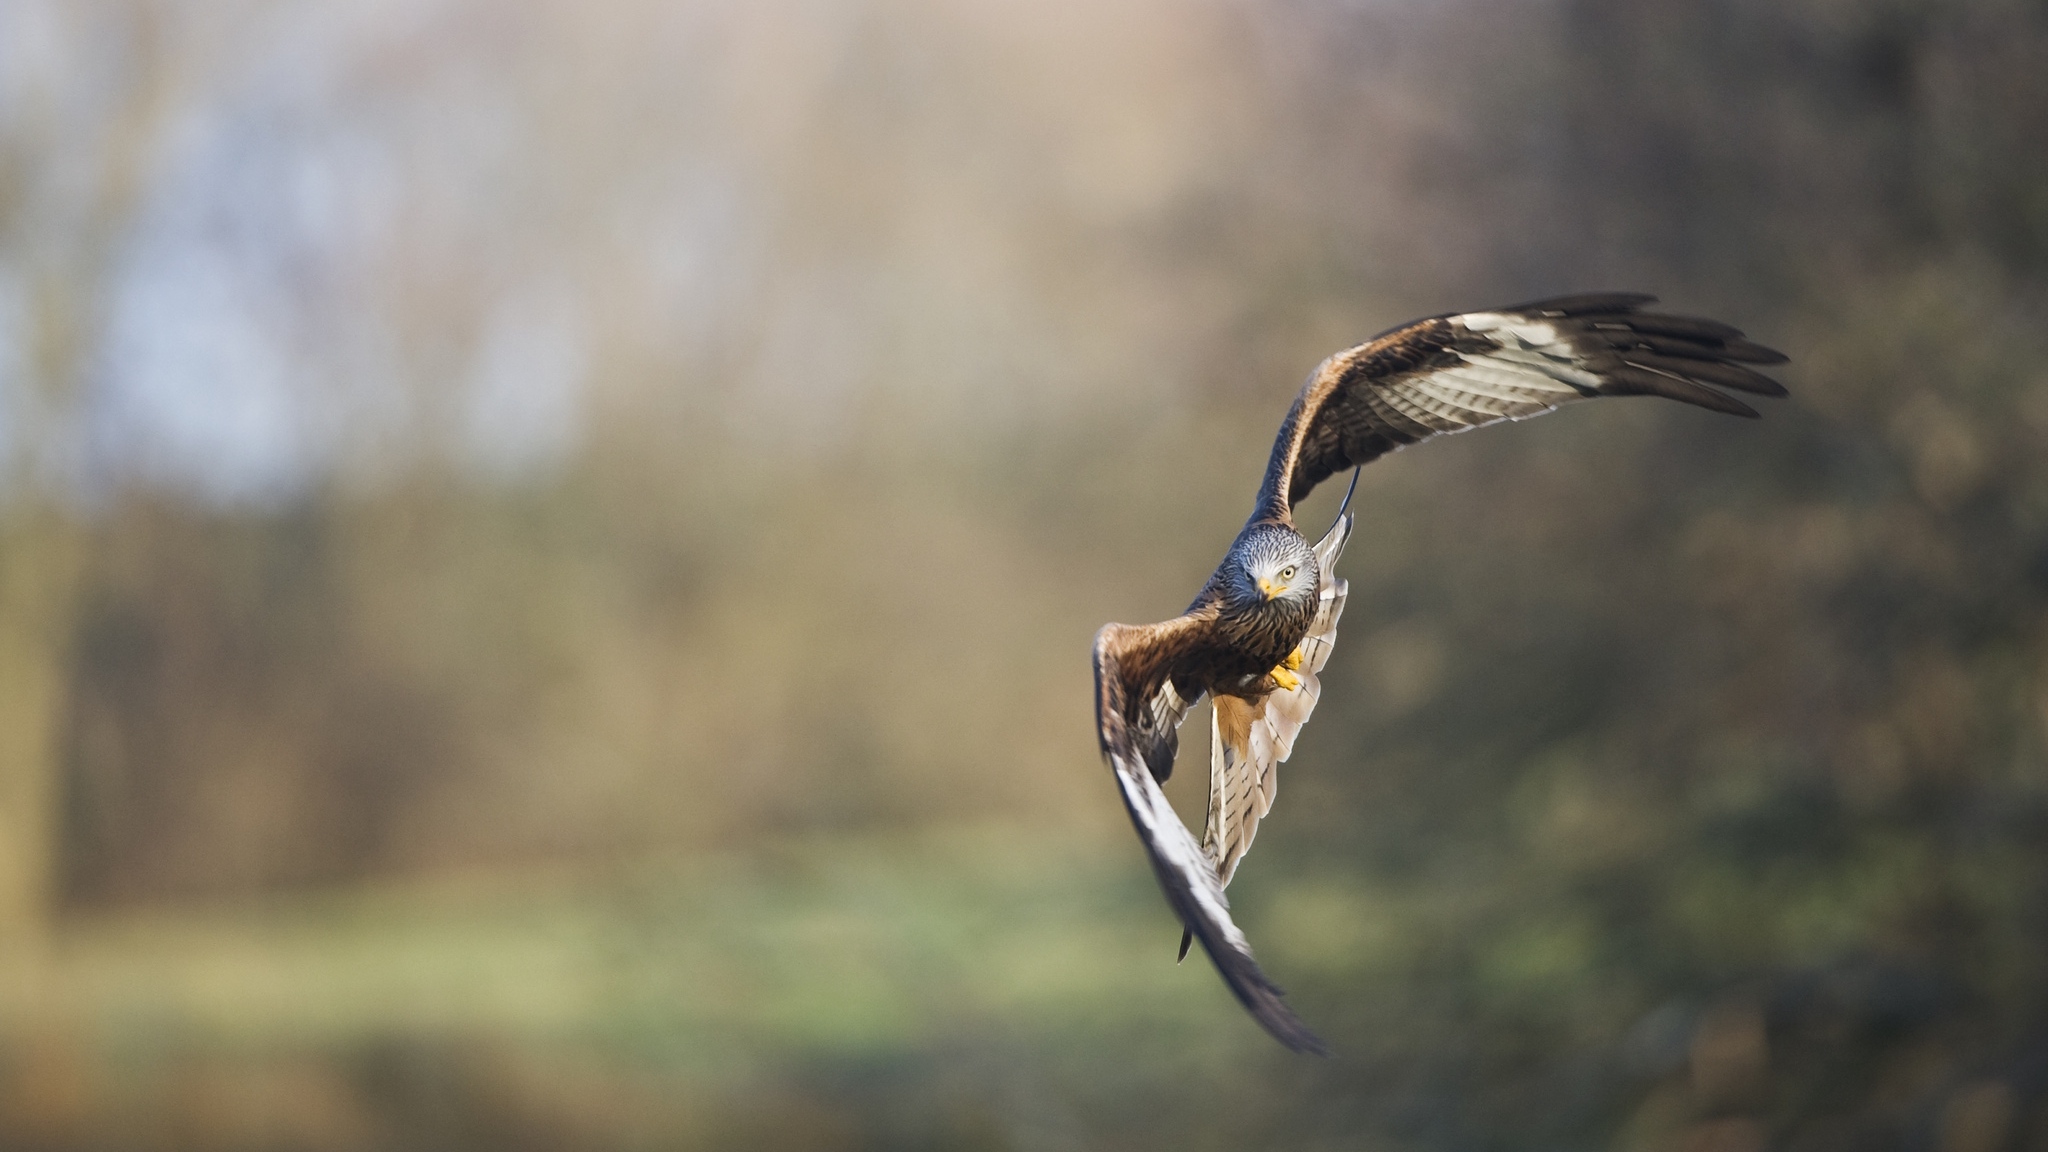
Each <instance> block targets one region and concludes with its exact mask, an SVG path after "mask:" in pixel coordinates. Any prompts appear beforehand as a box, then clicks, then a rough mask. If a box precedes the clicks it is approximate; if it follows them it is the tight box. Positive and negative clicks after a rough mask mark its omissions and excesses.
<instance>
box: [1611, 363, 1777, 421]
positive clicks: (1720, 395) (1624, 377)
mask: <svg viewBox="0 0 2048 1152" xmlns="http://www.w3.org/2000/svg"><path fill="white" fill-rule="evenodd" d="M1602 375H1604V376H1606V377H1607V379H1608V381H1609V383H1608V384H1606V385H1605V386H1603V387H1602V388H1601V389H1600V390H1601V391H1602V392H1605V393H1607V394H1609V395H1614V396H1662V397H1664V398H1665V399H1667V400H1676V401H1678V402H1679V403H1681V404H1691V405H1693V406H1694V407H1697V408H1710V409H1712V410H1714V411H1716V412H1726V413H1727V414H1728V415H1730V416H1747V417H1749V418H1750V419H1752V420H1754V419H1756V418H1758V417H1759V416H1760V415H1762V413H1759V412H1758V411H1757V410H1756V409H1754V408H1751V407H1750V406H1749V405H1747V404H1744V403H1743V402H1742V401H1740V400H1737V399H1736V398H1735V397H1733V396H1730V395H1728V394H1727V393H1726V392H1721V391H1718V390H1716V389H1713V388H1709V387H1707V386H1706V385H1705V384H1701V383H1698V382H1696V381H1692V380H1687V379H1685V378H1683V377H1680V376H1671V375H1667V374H1665V373H1662V372H1658V371H1655V370H1653V369H1649V368H1641V367H1637V366H1636V365H1633V364H1623V365H1621V366H1620V367H1616V368H1609V369H1606V370H1605V371H1604V372H1603V373H1602Z"/></svg>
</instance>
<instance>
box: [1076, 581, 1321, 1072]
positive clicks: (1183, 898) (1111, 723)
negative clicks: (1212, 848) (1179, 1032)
mask: <svg viewBox="0 0 2048 1152" xmlns="http://www.w3.org/2000/svg"><path fill="white" fill-rule="evenodd" d="M1200 626H1201V622H1200V621H1196V620H1193V619H1192V618H1190V617H1182V618H1181V619H1180V620H1174V621H1168V622H1167V623H1165V624H1155V625H1150V626H1148V627H1135V628H1134V627H1128V626H1124V625H1117V624H1112V625H1109V626H1108V627H1106V628H1104V629H1103V630H1102V631H1101V632H1100V633H1099V634H1097V636H1096V638H1095V722H1096V731H1097V734H1098V735H1099V737H1100V739H1101V742H1102V755H1103V758H1104V759H1105V760H1107V761H1108V762H1109V766H1110V769H1111V771H1112V774H1113V775H1114V776H1115V777H1116V783H1117V788H1118V790H1119V791H1120V792H1121V793H1122V794H1123V800H1124V808H1125V810H1126V811H1128V812H1129V813H1130V816H1131V825H1132V827H1134V828H1135V829H1137V832H1138V839H1139V841H1140V842H1141V843H1142V844H1144V846H1145V855H1146V857H1147V858H1148V859H1149V860H1150V861H1151V864H1152V872H1153V874H1154V875H1156V876H1157V877H1158V878H1159V887H1160V890H1161V891H1163V892H1164V893H1165V894H1166V902H1167V903H1168V904H1169V905H1171V906H1172V907H1173V910H1174V912H1175V914H1176V915H1178V916H1179V917H1180V920H1181V923H1182V924H1183V925H1185V926H1186V927H1187V930H1188V932H1189V933H1191V934H1192V935H1193V936H1194V937H1195V938H1196V939H1198V940H1200V941H1201V942H1202V949H1203V951H1205V952H1207V953H1208V954H1209V959H1210V960H1211V961H1213V962H1214V963H1215V965H1216V970H1217V972H1219V973H1221V974H1222V976H1223V982H1224V983H1225V984H1227V985H1229V986H1230V990H1231V992H1232V993H1234V994H1235V995H1236V996H1237V998H1238V1000H1239V1001H1240V1002H1241V1003H1243V1004H1244V1006H1245V1008H1246V1009H1247V1010H1249V1011H1250V1012H1251V1014H1252V1018H1253V1019H1255V1020H1257V1021H1258V1022H1259V1024H1260V1026H1262V1027H1263V1028H1265V1029H1266V1031H1267V1032H1269V1033H1271V1034H1272V1035H1273V1038H1274V1039H1276V1040H1278V1041H1280V1043H1282V1044H1285V1045H1286V1046H1287V1047H1289V1048H1291V1049H1293V1050H1294V1051H1296V1052H1312V1053H1315V1054H1316V1055H1328V1054H1329V1050H1328V1049H1327V1048H1325V1047H1324V1045H1323V1042H1322V1040H1320V1039H1319V1038H1317V1036H1316V1034H1315V1033H1314V1032H1311V1031H1310V1030H1309V1028H1308V1025H1306V1024H1304V1023H1302V1022H1301V1018H1300V1017H1298V1016H1296V1015H1295V1014H1294V1010H1293V1009H1291V1008H1289V1007H1288V1006H1287V1001H1286V999H1285V998H1284V993H1283V992H1282V991H1281V989H1280V987H1279V986H1278V985H1276V984H1274V983H1273V982H1272V980H1270V979H1268V978H1267V976H1266V974H1265V972H1264V971H1262V970H1261V969H1260V968H1259V965H1258V961H1256V960H1254V959H1253V958H1252V949H1251V944H1250V943H1249V942H1247V941H1246V940H1245V937H1244V932H1243V931H1241V930H1240V929H1239V928H1238V926H1237V924H1236V923H1235V922H1234V921H1232V920H1231V918H1230V904H1229V902H1228V901H1227V900H1225V899H1224V898H1223V884H1222V882H1221V881H1220V880H1219V879H1218V878H1217V874H1216V867H1215V865H1214V864H1213V863H1211V862H1210V860H1209V857H1208V856H1207V855H1206V854H1204V853H1203V851H1202V849H1201V848H1200V846H1198V845H1197V844H1196V843H1195V838H1194V837H1193V836H1192V835H1190V834H1189V832H1188V830H1187V826H1186V825H1185V824H1182V823H1181V820H1180V816H1179V815H1177V814H1176V813H1175V812H1174V810H1173V806H1172V805H1171V804H1169V803H1167V800H1166V793H1164V792H1163V791H1161V790H1160V788H1159V782H1158V781H1157V780H1155V779H1154V778H1153V777H1154V773H1153V771H1152V769H1151V767H1150V766H1148V765H1147V764H1146V763H1145V759H1144V756H1143V755H1142V754H1141V753H1140V752H1139V750H1138V749H1139V741H1138V739H1137V738H1136V734H1135V733H1133V731H1132V725H1131V719H1132V717H1134V716H1142V715H1146V714H1148V713H1150V711H1151V710H1152V708H1153V707H1154V704H1153V700H1152V697H1153V696H1154V695H1155V694H1157V693H1158V692H1159V691H1160V690H1161V688H1162V687H1163V686H1164V685H1165V684H1166V682H1167V680H1168V675H1167V672H1166V670H1167V669H1169V668H1170V667H1171V665H1172V656H1173V652H1174V650H1175V648H1176V647H1177V645H1178V644H1179V643H1180V642H1182V641H1184V640H1185V639H1187V637H1188V636H1189V635H1190V632H1191V630H1193V629H1198V628H1199V627H1200Z"/></svg>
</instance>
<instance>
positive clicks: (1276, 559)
mask: <svg viewBox="0 0 2048 1152" xmlns="http://www.w3.org/2000/svg"><path fill="white" fill-rule="evenodd" d="M1231 551H1232V554H1233V559H1234V560H1235V562H1236V563H1235V566H1234V567H1235V570H1234V571H1233V572H1232V573H1231V576H1232V579H1231V585H1232V587H1231V591H1232V593H1233V595H1232V599H1233V600H1236V601H1238V602H1239V603H1241V604H1245V605H1247V606H1252V607H1256V606H1258V605H1261V604H1270V603H1274V602H1276V601H1281V600H1300V599H1306V598H1308V597H1310V596H1313V595H1315V591H1316V554H1315V549H1313V548H1310V547H1309V546H1308V541H1306V540H1304V539H1302V538H1301V534H1300V533H1299V532H1293V531H1290V530H1288V529H1286V528H1283V527H1281V526H1280V525H1277V524H1267V525H1260V526H1258V527H1255V528H1253V529H1251V530H1250V531H1248V532H1247V533H1245V535H1244V536H1243V537H1242V538H1240V539H1239V540H1238V546H1237V547H1236V548H1233V549H1232V550H1231Z"/></svg>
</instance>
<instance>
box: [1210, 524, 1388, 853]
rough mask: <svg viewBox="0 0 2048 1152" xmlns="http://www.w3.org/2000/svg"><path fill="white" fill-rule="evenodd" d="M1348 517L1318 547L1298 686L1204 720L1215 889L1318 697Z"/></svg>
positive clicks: (1336, 613) (1242, 848)
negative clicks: (1312, 610) (1316, 581)
mask: <svg viewBox="0 0 2048 1152" xmlns="http://www.w3.org/2000/svg"><path fill="white" fill-rule="evenodd" d="M1351 523H1352V521H1351V514H1350V513H1348V512H1347V513H1345V514H1343V515H1342V516H1339V517H1338V518H1337V523H1336V524H1334V525H1332V526H1331V528H1330V531H1329V533H1328V534H1327V535H1325V536H1324V537H1323V539H1322V540H1321V541H1320V542H1319V543H1317V544H1316V546H1315V550H1316V571H1317V572H1319V573H1321V587H1320V589H1319V591H1318V593H1317V596H1318V603H1317V606H1316V615H1315V619H1314V620H1313V621H1312V622H1311V623H1310V624H1309V629H1308V635H1307V636H1306V637H1305V638H1303V640H1302V642H1301V655H1302V661H1301V667H1300V668H1299V669H1298V670H1297V671H1296V675H1298V676H1300V677H1301V683H1300V685H1298V686H1297V687H1294V688H1291V689H1281V690H1278V691H1275V692H1273V693H1271V694H1269V695H1268V696H1266V697H1265V698H1264V699H1263V700H1260V701H1258V702H1256V703H1252V702H1249V701H1245V700H1238V699H1235V698H1233V697H1228V696H1219V697H1217V698H1216V701H1215V708H1214V711H1213V712H1212V713H1211V716H1210V722H1209V723H1210V738H1209V817H1208V821H1207V823H1206V825H1205V827H1204V831H1203V834H1202V852H1203V855H1205V856H1207V857H1208V859H1209V863H1210V865H1211V866H1212V867H1214V868H1215V870H1216V879H1217V882H1218V883H1219V884H1222V885H1226V886H1227V885H1228V884H1229V883H1230V880H1231V877H1233V876H1235V875H1236V874H1237V865H1238V863H1239V861H1241V860H1243V859H1244V854H1245V853H1246V852H1248V851H1250V850H1251V846H1252V837H1253V836H1255V835H1257V834H1258V830H1259V821H1260V820H1262V819H1264V818H1265V816H1266V814H1267V813H1268V812H1271V811H1272V810H1273V799H1274V796H1275V794H1276V792H1277V790H1278V788H1279V770H1278V769H1279V765H1280V764H1281V763H1283V762H1284V761H1285V760H1286V759H1287V758H1288V757H1289V756H1291V755H1293V754H1294V740H1295V737H1296V736H1298V735H1300V734H1301V728H1302V725H1304V724H1306V723H1308V718H1309V716H1310V714H1311V713H1313V712H1314V711H1315V708H1316V701H1317V700H1318V699H1319V698H1320V697H1321V696H1322V690H1323V689H1322V680H1321V678H1320V677H1321V673H1322V670H1323V666H1324V665H1325V664H1327V663H1329V661H1330V650H1331V649H1332V648H1333V647H1334V646H1335V645H1336V643H1337V620H1338V618H1339V617H1340V616H1342V615H1343V614H1344V597H1345V593H1346V592H1347V591H1348V590H1349V587H1350V586H1349V585H1348V584H1347V583H1346V582H1345V581H1344V580H1343V579H1341V578H1339V577H1337V576H1336V575H1335V574H1334V573H1335V570H1336V564H1337V557H1338V556H1340V555H1342V554H1343V551H1344V542H1345V541H1346V540H1347V539H1349V538H1350V535H1351Z"/></svg>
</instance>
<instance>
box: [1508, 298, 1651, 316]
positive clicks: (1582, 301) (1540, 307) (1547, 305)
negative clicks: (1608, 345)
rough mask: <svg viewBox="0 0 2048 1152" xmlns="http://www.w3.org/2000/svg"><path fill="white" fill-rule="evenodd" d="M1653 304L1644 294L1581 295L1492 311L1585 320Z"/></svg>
mask: <svg viewBox="0 0 2048 1152" xmlns="http://www.w3.org/2000/svg"><path fill="white" fill-rule="evenodd" d="M1656 301H1657V298H1656V297H1655V296H1652V295H1650V294H1649V293H1647V292H1582V293H1580V294H1578V295H1576V296H1552V297H1549V298H1548V299H1544V300H1531V301H1529V302H1528V303H1527V304H1512V305H1509V306H1508V307H1506V308H1498V309H1493V311H1498V312H1534V313H1540V314H1542V315H1545V316H1585V315H1589V314H1597V313H1602V312H1633V311H1635V310H1636V309H1637V308H1640V307H1642V306H1643V305H1645V304H1654V303H1656Z"/></svg>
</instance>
